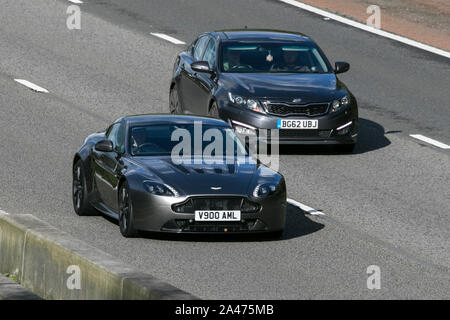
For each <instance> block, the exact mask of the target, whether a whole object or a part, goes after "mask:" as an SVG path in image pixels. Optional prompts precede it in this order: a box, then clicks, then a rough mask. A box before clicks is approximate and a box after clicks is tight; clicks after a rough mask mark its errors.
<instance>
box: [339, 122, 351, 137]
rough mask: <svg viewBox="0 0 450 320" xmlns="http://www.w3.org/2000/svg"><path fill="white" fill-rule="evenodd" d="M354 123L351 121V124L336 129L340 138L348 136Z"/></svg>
mask: <svg viewBox="0 0 450 320" xmlns="http://www.w3.org/2000/svg"><path fill="white" fill-rule="evenodd" d="M352 123H353V122H352V121H350V122H349V123H346V124H344V125H343V126H340V127H339V128H337V129H336V133H337V134H338V135H340V136H343V135H346V134H348V133H349V132H350V130H351V128H352Z"/></svg>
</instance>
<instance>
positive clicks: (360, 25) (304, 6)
mask: <svg viewBox="0 0 450 320" xmlns="http://www.w3.org/2000/svg"><path fill="white" fill-rule="evenodd" d="M280 1H281V2H284V3H287V4H290V5H293V6H295V7H297V8H300V9H303V10H306V11H309V12H313V13H316V14H318V15H321V16H323V17H326V18H330V19H333V20H336V21H339V22H341V23H345V24H347V25H349V26H352V27H355V28H358V29H361V30H364V31H367V32H371V33H374V34H377V35H379V36H382V37H386V38H389V39H392V40H396V41H399V42H402V43H404V44H407V45H410V46H413V47H416V48H419V49H422V50H426V51H428V52H432V53H435V54H438V55H440V56H443V57H446V58H450V52H448V51H445V50H442V49H439V48H436V47H432V46H429V45H427V44H424V43H421V42H418V41H415V40H411V39H408V38H405V37H402V36H398V35H396V34H393V33H390V32H387V31H383V30H380V29H377V28H374V27H371V26H368V25H365V24H363V23H360V22H356V21H354V20H351V19H348V18H344V17H341V16H339V15H337V14H334V13H331V12H328V11H325V10H322V9H319V8H316V7H313V6H310V5H308V4H305V3H302V2H298V1H295V0H280Z"/></svg>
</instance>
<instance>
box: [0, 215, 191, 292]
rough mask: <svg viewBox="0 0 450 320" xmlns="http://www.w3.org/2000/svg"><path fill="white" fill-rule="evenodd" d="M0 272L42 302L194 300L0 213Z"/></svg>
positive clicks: (46, 228)
mask: <svg viewBox="0 0 450 320" xmlns="http://www.w3.org/2000/svg"><path fill="white" fill-rule="evenodd" d="M0 273H10V274H14V275H15V276H16V277H17V278H18V279H19V281H20V284H21V285H22V286H23V287H25V288H27V289H29V290H30V291H32V292H33V293H35V294H37V295H38V296H40V297H42V298H44V299H77V300H79V299H107V300H110V299H117V300H122V299H127V300H144V299H145V300H147V299H175V300H181V299H183V300H185V299H186V300H192V299H198V298H197V297H195V296H193V295H191V294H189V293H186V292H184V291H181V290H180V289H178V288H175V287H173V286H171V285H169V284H167V283H164V282H162V281H160V280H158V279H156V278H154V277H152V276H150V275H148V274H145V273H142V272H137V271H135V270H133V269H132V268H130V267H129V266H126V265H124V264H123V263H121V262H119V261H117V260H116V259H115V258H114V257H112V256H111V255H109V254H107V253H105V252H103V251H101V250H99V249H96V248H94V247H92V246H90V245H88V244H86V243H84V242H82V241H80V240H78V239H75V238H73V237H71V236H70V235H68V234H67V233H65V232H62V231H59V230H58V229H56V228H54V227H52V226H50V225H49V224H47V223H45V222H43V221H41V220H39V219H37V218H36V217H34V216H33V215H28V214H24V215H4V214H0Z"/></svg>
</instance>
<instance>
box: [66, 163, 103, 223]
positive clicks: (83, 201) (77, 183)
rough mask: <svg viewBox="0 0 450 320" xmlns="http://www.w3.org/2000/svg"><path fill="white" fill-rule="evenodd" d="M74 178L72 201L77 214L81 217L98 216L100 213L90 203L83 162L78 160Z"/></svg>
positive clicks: (74, 168) (74, 169)
mask: <svg viewBox="0 0 450 320" xmlns="http://www.w3.org/2000/svg"><path fill="white" fill-rule="evenodd" d="M72 177H73V179H72V181H73V182H72V200H73V208H74V210H75V212H76V214H77V215H79V216H92V215H97V214H98V211H97V210H96V209H95V208H94V207H93V206H92V205H91V204H90V203H89V201H88V191H87V185H86V175H85V172H84V168H83V163H82V162H81V160H78V161H77V162H76V163H75V165H74V166H73V175H72Z"/></svg>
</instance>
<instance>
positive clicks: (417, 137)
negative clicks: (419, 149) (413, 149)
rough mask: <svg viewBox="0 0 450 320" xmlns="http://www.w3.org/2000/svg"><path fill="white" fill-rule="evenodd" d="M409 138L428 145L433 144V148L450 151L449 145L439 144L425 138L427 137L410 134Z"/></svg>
mask: <svg viewBox="0 0 450 320" xmlns="http://www.w3.org/2000/svg"><path fill="white" fill-rule="evenodd" d="M409 136H410V137H412V138H414V139H418V140H421V141H424V142H426V143H429V144H432V145H433V146H435V147H438V148H442V149H450V146H449V145H446V144H445V143H442V142H439V141H437V140H434V139H431V138H428V137H425V136H423V135H421V134H410V135H409Z"/></svg>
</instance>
